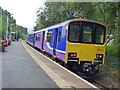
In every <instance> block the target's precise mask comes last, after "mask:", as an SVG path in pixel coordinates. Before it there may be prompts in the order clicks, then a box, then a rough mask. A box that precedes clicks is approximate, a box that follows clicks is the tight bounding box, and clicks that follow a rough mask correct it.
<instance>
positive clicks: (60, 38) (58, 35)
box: [58, 31, 62, 42]
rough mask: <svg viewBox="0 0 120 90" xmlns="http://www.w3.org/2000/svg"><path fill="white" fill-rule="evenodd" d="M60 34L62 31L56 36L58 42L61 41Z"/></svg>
mask: <svg viewBox="0 0 120 90" xmlns="http://www.w3.org/2000/svg"><path fill="white" fill-rule="evenodd" d="M61 34H62V31H59V34H58V42H60V40H61Z"/></svg>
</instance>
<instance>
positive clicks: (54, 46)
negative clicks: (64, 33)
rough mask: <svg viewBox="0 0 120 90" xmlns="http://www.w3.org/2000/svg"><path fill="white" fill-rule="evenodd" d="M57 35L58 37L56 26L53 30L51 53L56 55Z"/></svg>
mask: <svg viewBox="0 0 120 90" xmlns="http://www.w3.org/2000/svg"><path fill="white" fill-rule="evenodd" d="M57 37H58V28H56V29H55V31H54V41H53V55H56V47H57Z"/></svg>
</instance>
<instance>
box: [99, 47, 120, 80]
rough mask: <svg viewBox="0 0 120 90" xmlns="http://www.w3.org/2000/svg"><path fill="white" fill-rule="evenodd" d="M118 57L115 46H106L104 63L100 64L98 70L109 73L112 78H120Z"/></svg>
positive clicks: (119, 60) (119, 59)
mask: <svg viewBox="0 0 120 90" xmlns="http://www.w3.org/2000/svg"><path fill="white" fill-rule="evenodd" d="M119 68H120V58H119V54H118V47H117V46H107V48H106V59H105V64H104V65H101V66H100V70H101V71H102V72H104V73H106V74H109V75H110V76H112V77H113V78H120V70H119Z"/></svg>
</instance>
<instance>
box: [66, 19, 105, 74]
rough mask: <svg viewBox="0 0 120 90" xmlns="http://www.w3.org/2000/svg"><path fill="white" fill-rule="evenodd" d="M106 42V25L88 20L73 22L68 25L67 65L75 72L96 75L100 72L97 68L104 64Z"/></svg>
mask: <svg viewBox="0 0 120 90" xmlns="http://www.w3.org/2000/svg"><path fill="white" fill-rule="evenodd" d="M105 41H106V27H105V25H103V24H101V23H98V22H93V21H88V20H77V21H71V22H70V23H69V24H68V35H67V42H66V60H65V63H67V64H68V67H69V68H72V70H73V72H80V73H85V74H94V73H95V72H97V71H98V68H97V66H98V65H99V64H104V59H105V48H106V44H105Z"/></svg>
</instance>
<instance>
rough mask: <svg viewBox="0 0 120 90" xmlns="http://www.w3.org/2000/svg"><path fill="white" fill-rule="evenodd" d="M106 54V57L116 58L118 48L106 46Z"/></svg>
mask: <svg viewBox="0 0 120 90" xmlns="http://www.w3.org/2000/svg"><path fill="white" fill-rule="evenodd" d="M106 53H107V55H108V56H114V57H118V46H107V48H106Z"/></svg>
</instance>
